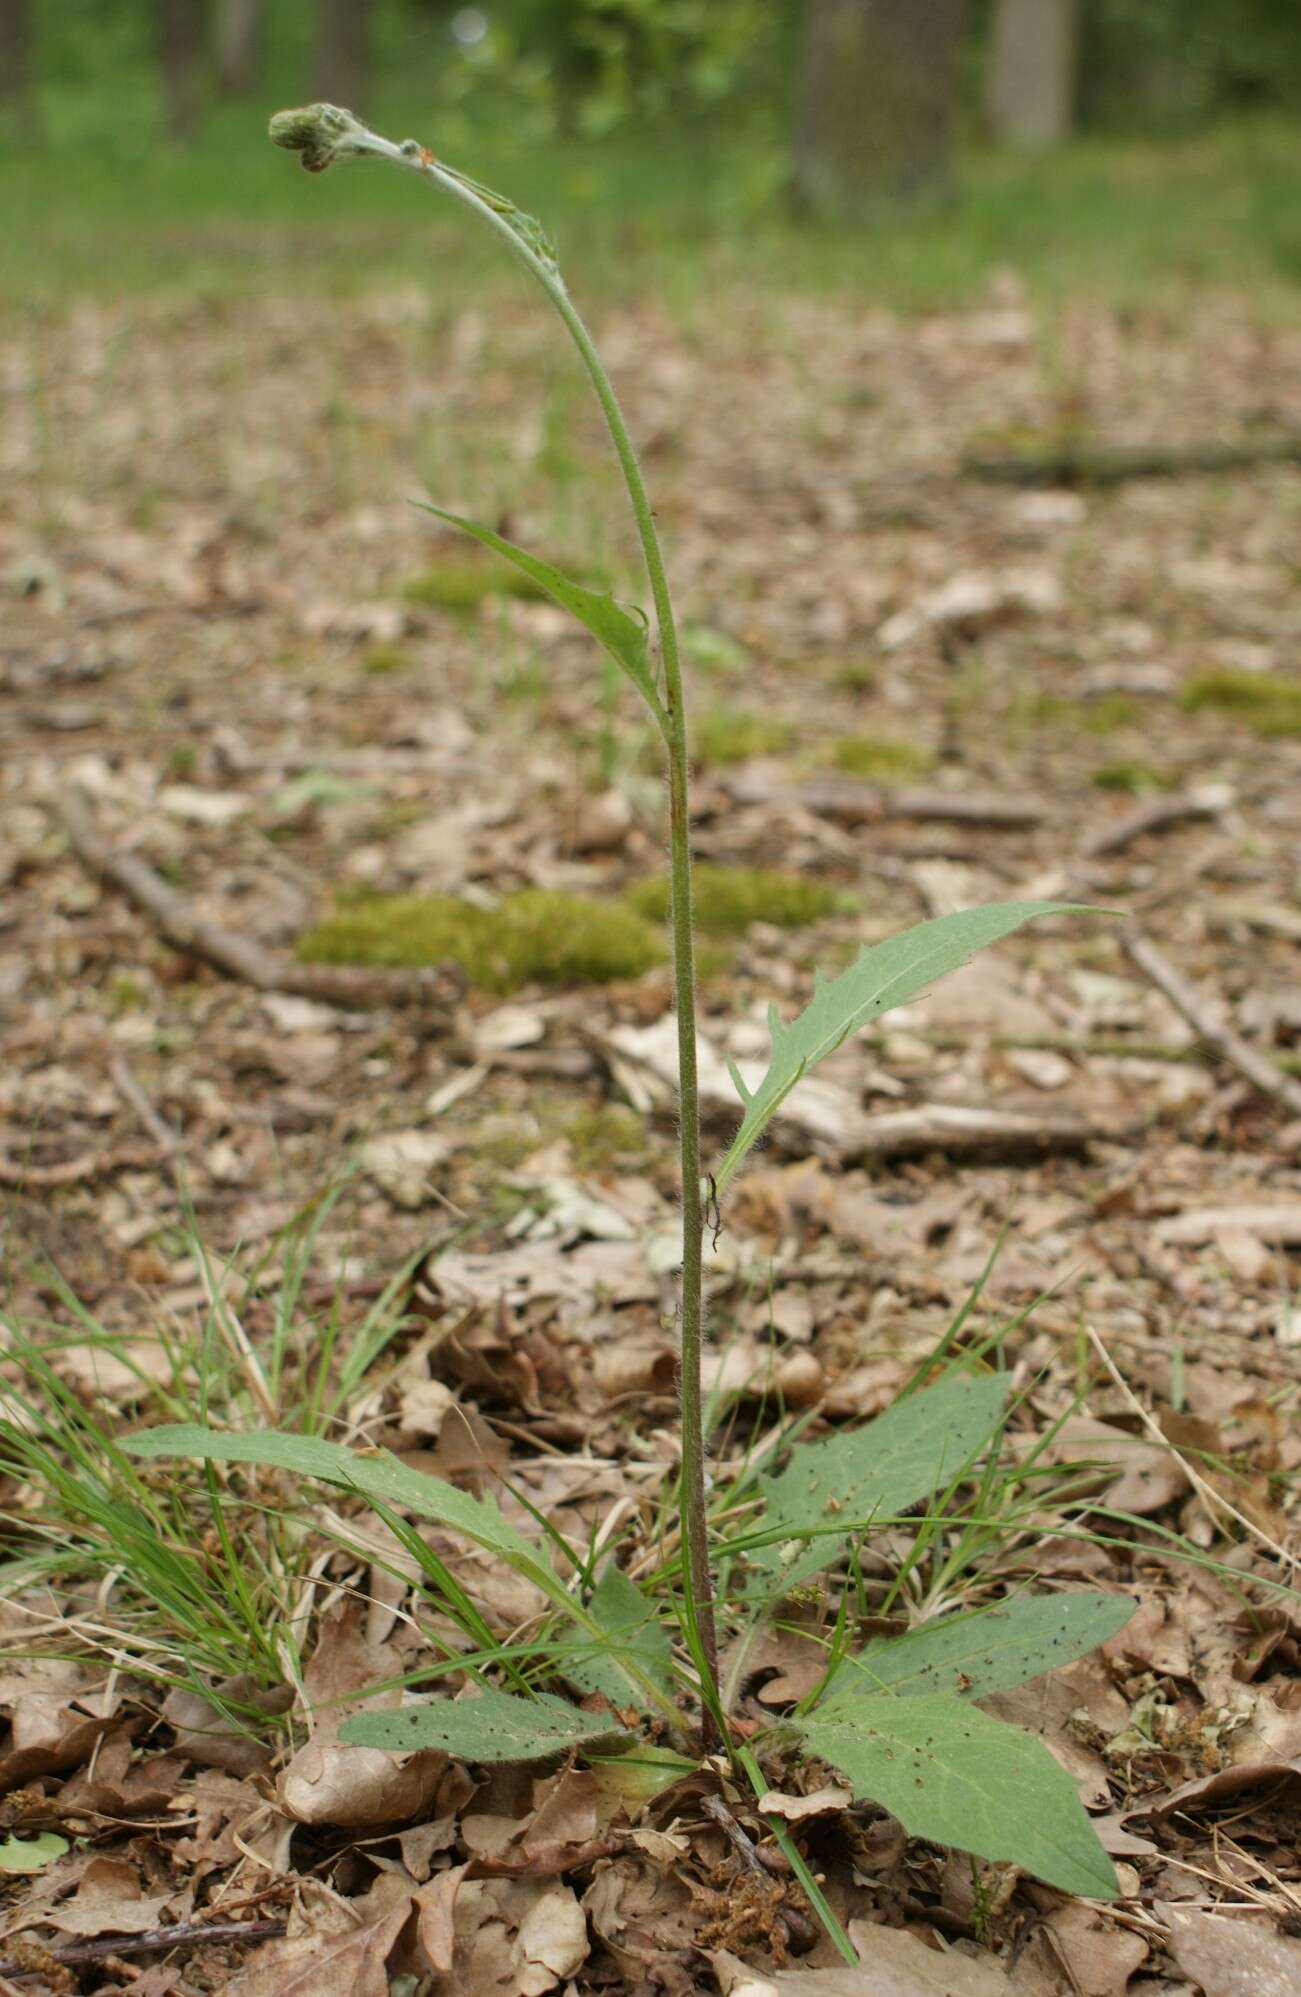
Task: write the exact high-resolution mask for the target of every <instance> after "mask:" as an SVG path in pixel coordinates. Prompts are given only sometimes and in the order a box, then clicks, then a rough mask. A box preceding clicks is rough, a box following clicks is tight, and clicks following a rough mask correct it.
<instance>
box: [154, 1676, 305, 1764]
mask: <svg viewBox="0 0 1301 1997" xmlns="http://www.w3.org/2000/svg"><path fill="white" fill-rule="evenodd" d="M215 1690H216V1691H217V1692H218V1693H220V1694H221V1696H222V1698H223V1699H225V1700H227V1701H228V1702H229V1704H230V1705H231V1706H233V1707H235V1708H237V1709H238V1708H240V1707H243V1706H252V1707H253V1708H254V1709H255V1710H256V1711H258V1712H260V1713H265V1714H267V1715H268V1716H270V1715H273V1714H276V1713H283V1712H285V1711H286V1710H287V1709H288V1707H289V1706H291V1705H292V1704H293V1697H294V1695H293V1691H292V1689H291V1688H290V1687H288V1686H283V1687H278V1688H277V1689H276V1690H275V1691H273V1692H265V1691H262V1690H260V1689H259V1687H258V1685H257V1683H256V1681H255V1680H254V1679H253V1678H251V1677H249V1676H248V1675H247V1674H245V1675H242V1676H240V1677H238V1678H226V1679H223V1680H222V1681H221V1683H220V1684H219V1685H218V1686H216V1687H215ZM163 1718H164V1719H165V1720H166V1721H167V1723H168V1725H169V1726H171V1727H174V1728H175V1730H176V1752H177V1753H178V1754H182V1755H184V1756H185V1757H186V1759H187V1760H189V1761H193V1762H197V1763H198V1765H199V1766H200V1768H221V1769H224V1770H225V1772H226V1773H227V1774H228V1775H254V1774H256V1773H257V1772H258V1771H259V1770H260V1769H263V1768H265V1767H266V1766H267V1764H268V1762H269V1761H270V1759H271V1752H270V1749H269V1748H268V1747H266V1746H265V1745H264V1744H263V1743H262V1742H261V1741H260V1740H258V1739H256V1738H255V1736H254V1735H253V1734H251V1733H249V1732H247V1731H245V1730H243V1729H241V1727H240V1725H239V1722H238V1720H236V1719H233V1718H231V1717H230V1715H229V1713H226V1712H223V1711H222V1709H221V1707H220V1706H218V1705H216V1704H214V1703H213V1702H212V1701H210V1700H208V1699H205V1698H204V1696H203V1694H202V1693H201V1692H195V1691H193V1690H192V1689H191V1688H190V1687H189V1686H188V1685H175V1686H173V1687H172V1690H171V1691H170V1692H169V1693H168V1694H167V1697H166V1699H165V1700H164V1701H163Z"/></svg>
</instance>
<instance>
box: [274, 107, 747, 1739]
mask: <svg viewBox="0 0 1301 1997" xmlns="http://www.w3.org/2000/svg"><path fill="white" fill-rule="evenodd" d="M271 136H272V138H273V139H274V140H275V142H276V143H277V144H278V145H283V146H286V147H287V148H288V149H290V150H293V151H297V152H299V153H300V154H301V155H302V159H303V164H304V165H305V166H307V167H308V168H309V169H311V170H312V171H315V172H319V171H322V170H323V169H324V168H325V167H327V166H329V165H330V164H331V162H332V161H333V160H334V159H338V158H346V157H367V156H369V157H371V158H378V159H386V160H389V161H391V162H392V164H394V165H395V166H404V167H406V168H408V169H409V170H410V171H413V172H416V173H419V174H421V175H422V176H423V177H424V178H425V179H427V180H432V181H433V183H434V185H435V186H436V187H438V188H440V189H441V190H442V191H443V193H445V194H450V195H451V196H452V198H453V199H454V200H456V201H459V202H460V203H461V205H462V207H465V208H468V209H470V210H471V212H472V213H473V214H475V215H477V216H478V218H479V220H480V221H482V222H484V223H486V224H487V226H488V227H489V228H490V229H493V230H494V231H495V232H496V233H497V235H498V236H500V237H501V239H502V240H503V242H504V243H505V244H506V246H507V248H508V249H509V250H510V251H511V253H512V255H514V256H515V257H516V258H517V259H518V260H519V261H520V262H521V263H522V264H523V265H524V267H525V269H526V270H527V271H528V272H529V275H530V276H531V277H533V278H534V279H535V280H536V282H537V283H538V284H539V285H541V287H542V289H543V291H544V292H545V293H546V295H547V297H548V299H549V300H550V302H551V304H552V306H553V307H554V308H555V310H556V312H557V313H558V314H559V315H560V318H561V319H562V321H563V322H564V326H565V329H566V331H567V332H568V334H569V337H570V339H571V340H572V341H573V343H574V346H575V347H576V348H577V350H578V354H579V357H580V359H581V360H582V363H583V366H584V368H585V369H586V371H587V375H588V378H589V380H590V381H591V384H592V387H593V389H594V390H595V392H596V398H597V401H598V402H599V403H600V405H601V413H602V415H603V416H604V417H605V422H606V427H607V429H608V430H609V433H610V439H611V442H612V443H613V445H614V450H615V456H616V457H617V458H618V461H619V469H620V471H621V472H622V474H623V482H624V485H625V487H626V488H627V493H628V499H629V503H630V505H631V507H632V513H633V518H634V520H635V521H636V524H637V533H638V537H639V539H640V541H641V551H642V559H643V561H644V563H645V567H646V575H647V579H648V581H649V583H650V591H651V599H652V601H653V603H654V606H655V617H656V622H657V624H658V626H659V641H660V662H661V665H662V668H663V683H664V711H663V714H662V715H656V719H657V721H658V722H659V724H660V730H661V733H662V734H663V736H664V742H665V750H666V755H667V761H668V778H669V848H670V854H671V862H670V864H671V879H672V899H671V927H672V941H673V984H674V999H675V1006H676V1012H677V1028H678V1072H679V1088H678V1102H679V1118H680V1131H679V1135H680V1142H681V1156H682V1283H681V1290H680V1306H679V1308H680V1327H679V1330H680V1358H679V1367H680V1378H679V1396H680V1405H681V1414H682V1479H681V1488H682V1527H683V1542H684V1546H685V1550H686V1560H685V1563H684V1585H683V1597H684V1605H685V1610H686V1622H687V1636H688V1641H689V1644H690V1648H691V1651H692V1655H693V1659H694V1662H695V1665H696V1668H697V1670H698V1672H699V1673H700V1677H701V1697H702V1724H703V1729H704V1734H705V1741H706V1745H707V1746H708V1747H713V1746H717V1745H718V1742H719V1739H720V1737H721V1729H722V1709H721V1706H720V1703H719V1698H718V1639H717V1633H716V1626H715V1617H714V1591H713V1574H712V1570H711V1563H710V1557H709V1515H708V1507H707V1502H706V1479H705V1436H704V1408H703V1394H702V1389H701V1361H702V1338H703V1281H702V1276H703V1271H702V1259H703V1247H704V1202H703V1195H702V1189H701V1177H700V1092H699V1083H698V1077H697V1061H696V972H695V923H694V913H693V908H692V893H691V836H690V835H691V824H690V789H689V764H688V755H687V713H686V700H685V697H684V689H683V681H682V659H681V654H680V652H679V649H678V636H677V624H676V621H675V618H674V614H673V599H672V596H671V595H670V592H669V584H668V577H667V575H666V573H665V568H664V554H663V550H662V549H661V547H660V539H659V533H658V530H657V528H656V525H655V513H654V509H653V507H652V506H651V502H650V495H649V494H648V492H647V490H646V482H645V480H644V479H643V477H642V472H641V466H640V464H639V462H638V459H637V451H636V447H635V446H634V444H633V441H632V437H631V434H630V432H629V429H628V425H627V422H626V420H625V418H624V414H623V410H622V409H621V408H620V406H619V400H618V397H617V396H616V395H615V392H614V388H613V385H612V383H611V381H610V377H609V375H608V374H607V373H606V370H605V365H604V363H603V362H602V360H601V357H600V354H599V353H598V352H597V350H596V345H595V343H594V341H593V339H592V336H591V334H590V333H589V332H588V330H587V327H586V326H585V325H584V323H583V321H582V319H581V317H580V316H579V314H578V312H577V311H576V309H575V307H574V305H573V302H572V300H571V299H570V297H569V293H568V291H567V290H566V288H565V283H564V279H563V278H562V277H561V275H560V272H559V270H558V269H557V268H556V266H555V264H554V262H553V261H552V260H551V258H550V256H549V255H548V254H547V252H546V245H545V239H544V238H542V237H541V234H540V231H538V230H537V229H536V225H534V224H532V223H530V222H529V219H528V218H527V217H522V216H520V214H519V212H518V211H517V210H516V209H515V208H514V207H513V206H512V205H511V203H510V202H508V201H503V200H502V199H501V197H500V196H497V195H494V194H493V193H492V192H491V191H490V190H489V189H488V188H484V187H480V186H479V185H478V184H477V183H476V182H474V181H471V180H468V179H466V178H465V176H463V175H462V174H459V173H457V172H455V171H454V170H453V169H451V168H449V167H446V166H444V165H442V164H441V163H440V162H439V161H438V160H436V159H435V158H434V157H433V155H432V154H431V153H430V152H428V151H427V149H425V148H424V147H422V146H420V145H418V144H416V143H415V142H414V141H412V140H410V139H408V140H406V141H405V142H404V143H403V144H401V145H394V144H393V142H392V141H391V140H389V139H383V138H381V137H380V136H379V134H378V133H376V132H372V131H370V130H368V129H367V128H366V127H365V126H363V125H362V124H361V123H360V122H359V121H358V120H357V119H355V118H353V116H352V114H351V113H350V112H346V111H341V110H339V109H338V108H337V107H335V106H332V105H311V106H308V107H307V108H306V109H304V110H301V111H292V112H281V113H279V114H278V115H277V117H275V118H273V119H272V121H271Z"/></svg>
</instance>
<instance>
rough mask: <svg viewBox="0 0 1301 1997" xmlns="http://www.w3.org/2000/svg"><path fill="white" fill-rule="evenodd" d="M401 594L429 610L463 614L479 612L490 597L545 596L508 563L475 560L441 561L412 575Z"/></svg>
mask: <svg viewBox="0 0 1301 1997" xmlns="http://www.w3.org/2000/svg"><path fill="white" fill-rule="evenodd" d="M402 594H403V595H404V596H405V598H406V599H407V602H408V603H423V604H424V605H425V606H426V607H427V608H428V609H430V610H451V611H456V612H459V613H461V614H462V615H464V614H465V613H466V612H468V611H471V610H477V609H478V608H479V605H480V604H481V603H483V602H484V601H485V600H486V599H487V598H488V597H490V596H527V597H534V598H537V597H543V596H545V594H546V591H545V590H543V589H541V588H539V586H538V584H537V583H535V582H534V581H533V578H532V577H531V576H526V575H525V574H524V572H523V570H522V569H516V568H511V567H510V566H509V565H508V564H507V563H506V562H478V561H474V560H473V559H470V560H460V561H449V562H438V563H436V564H435V565H434V566H433V567H432V568H428V569H425V570H424V572H423V573H422V574H421V575H418V576H412V578H411V580H410V581H409V582H408V583H407V584H406V585H405V587H404V588H403V591H402Z"/></svg>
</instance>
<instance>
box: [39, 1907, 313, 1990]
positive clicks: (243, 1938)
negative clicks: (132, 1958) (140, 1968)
mask: <svg viewBox="0 0 1301 1997" xmlns="http://www.w3.org/2000/svg"><path fill="white" fill-rule="evenodd" d="M284 1931H285V1923H284V1922H283V1921H208V1922H207V1923H204V1922H203V1921H182V1922H180V1923H178V1925H177V1926H176V1927H173V1928H150V1929H149V1931H148V1932H147V1933H146V1934H143V1935H105V1936H103V1937H102V1939H100V1940H98V1941H91V1942H74V1943H73V1944H72V1945H71V1946H70V1947H68V1948H52V1949H45V1950H44V1951H43V1954H44V1955H45V1957H46V1960H47V1961H49V1962H56V1963H60V1964H65V1965H67V1966H68V1967H75V1966H76V1965H77V1964H78V1963H83V1962H104V1961H106V1960H107V1959H108V1958H109V1957H110V1956H115V1955H149V1954H150V1953H151V1952H152V1951H153V1950H154V1949H163V1948H195V1947H197V1946H198V1944H199V1943H200V1942H265V1941H275V1940H276V1939H277V1938H278V1937H279V1936H280V1935H282V1934H283V1933H284ZM40 1974H41V1972H40V1971H39V1970H35V1969H29V1968H28V1967H27V1966H26V1964H25V1963H22V1962H18V1961H16V1960H15V1959H14V1958H13V1957H12V1956H11V1957H10V1958H9V1960H8V1961H7V1962H0V1976H12V1977H16V1978H18V1979H19V1980H20V1981H23V1982H27V1981H28V1980H30V1979H31V1978H33V1977H35V1976H38V1975H40Z"/></svg>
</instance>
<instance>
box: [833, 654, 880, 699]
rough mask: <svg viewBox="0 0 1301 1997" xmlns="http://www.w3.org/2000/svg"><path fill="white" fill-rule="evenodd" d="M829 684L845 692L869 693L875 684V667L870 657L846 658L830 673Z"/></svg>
mask: <svg viewBox="0 0 1301 1997" xmlns="http://www.w3.org/2000/svg"><path fill="white" fill-rule="evenodd" d="M831 684H832V685H833V686H837V687H840V688H841V689H842V691H843V692H845V693H869V692H870V691H871V689H872V688H873V687H874V686H875V685H876V667H875V666H874V665H873V664H872V662H871V660H870V659H846V660H844V661H843V663H842V664H840V665H838V666H837V667H836V669H835V671H834V672H833V673H832V675H831Z"/></svg>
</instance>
